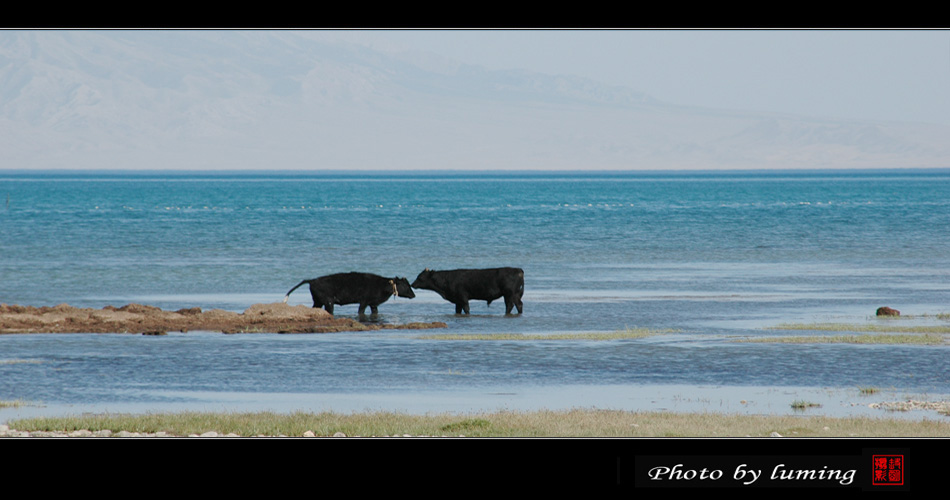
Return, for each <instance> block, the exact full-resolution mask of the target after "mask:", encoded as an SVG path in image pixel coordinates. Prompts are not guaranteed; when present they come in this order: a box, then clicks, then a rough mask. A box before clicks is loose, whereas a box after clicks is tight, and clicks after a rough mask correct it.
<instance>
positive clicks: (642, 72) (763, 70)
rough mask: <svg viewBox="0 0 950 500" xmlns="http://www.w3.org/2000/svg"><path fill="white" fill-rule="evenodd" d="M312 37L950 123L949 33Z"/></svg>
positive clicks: (756, 105) (695, 99)
mask: <svg viewBox="0 0 950 500" xmlns="http://www.w3.org/2000/svg"><path fill="white" fill-rule="evenodd" d="M317 34H318V36H321V37H327V38H340V39H345V40H348V41H352V42H359V43H363V44H366V45H369V46H372V47H374V48H377V49H386V50H420V51H427V52H433V53H437V54H441V55H444V56H446V57H449V58H452V59H455V60H458V61H460V62H463V63H468V64H475V65H479V66H483V67H485V68H487V69H525V70H530V71H537V72H541V73H546V74H552V75H553V74H565V75H576V76H584V77H589V78H592V79H595V80H597V81H600V82H603V83H608V84H616V85H623V86H627V87H630V88H632V89H633V90H637V91H641V92H644V93H646V94H648V95H651V96H652V97H655V98H657V99H660V100H662V101H667V102H669V103H673V104H684V105H698V106H708V107H715V108H726V109H737V110H751V111H774V112H787V113H794V114H805V115H812V116H817V117H824V116H827V117H832V118H856V119H872V120H898V121H923V122H930V123H942V124H950V30H807V29H806V30H372V31H367V30H359V31H321V32H318V33H317Z"/></svg>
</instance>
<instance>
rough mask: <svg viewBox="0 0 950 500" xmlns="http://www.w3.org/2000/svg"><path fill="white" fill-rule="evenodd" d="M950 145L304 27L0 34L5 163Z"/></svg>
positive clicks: (881, 163) (777, 161)
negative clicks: (382, 46) (372, 44)
mask: <svg viewBox="0 0 950 500" xmlns="http://www.w3.org/2000/svg"><path fill="white" fill-rule="evenodd" d="M948 138H950V127H947V126H941V125H933V124H913V123H894V122H869V121H857V120H834V119H827V118H815V117H807V116H792V115H781V114H775V113H757V112H753V111H730V110H721V109H704V108H697V107H686V106H677V105H675V104H670V103H664V102H660V101H657V100H655V99H653V98H651V97H650V96H647V95H644V94H642V93H639V92H636V91H635V90H633V89H628V88H623V87H616V86H608V85H603V84H600V83H597V82H595V81H591V80H586V79H582V78H577V77H569V76H549V75H541V74H533V73H528V72H515V71H488V70H485V69H483V68H479V67H473V66H468V65H464V64H460V63H457V62H453V61H446V60H443V59H440V58H437V57H435V56H427V55H424V54H406V55H401V56H396V55H392V54H389V53H384V52H380V51H374V50H371V49H368V48H366V47H363V46H360V45H355V44H347V43H342V42H341V43H331V42H325V41H318V40H316V39H312V38H310V37H308V36H307V33H306V32H297V31H56V30H54V31H0V148H2V155H0V169H41V168H42V169H54V168H70V169H73V168H82V169H140V168H144V169H206V170H220V169H372V170H379V169H478V170H487V169H521V170H525V169H558V170H560V169H598V170H609V169H644V170H655V169H721V168H730V169H768V168H783V169H795V168H925V167H950V141H948V140H947V139H948Z"/></svg>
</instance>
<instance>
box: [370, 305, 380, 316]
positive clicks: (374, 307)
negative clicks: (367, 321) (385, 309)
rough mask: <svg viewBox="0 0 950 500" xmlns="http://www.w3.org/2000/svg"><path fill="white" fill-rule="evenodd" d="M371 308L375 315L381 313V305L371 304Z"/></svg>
mask: <svg viewBox="0 0 950 500" xmlns="http://www.w3.org/2000/svg"><path fill="white" fill-rule="evenodd" d="M369 310H370V311H372V312H373V314H374V315H375V314H379V307H378V306H373V305H371V306H369Z"/></svg>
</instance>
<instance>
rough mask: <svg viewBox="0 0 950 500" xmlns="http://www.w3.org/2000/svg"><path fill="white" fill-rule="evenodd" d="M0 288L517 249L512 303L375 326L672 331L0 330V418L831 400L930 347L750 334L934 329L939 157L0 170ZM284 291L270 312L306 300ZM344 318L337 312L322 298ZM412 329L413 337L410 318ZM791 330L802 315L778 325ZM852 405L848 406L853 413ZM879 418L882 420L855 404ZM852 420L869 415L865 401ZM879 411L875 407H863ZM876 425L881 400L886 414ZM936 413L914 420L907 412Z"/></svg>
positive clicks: (245, 295)
mask: <svg viewBox="0 0 950 500" xmlns="http://www.w3.org/2000/svg"><path fill="white" fill-rule="evenodd" d="M0 203H3V205H2V206H0V302H3V303H8V304H23V305H35V306H44V305H56V304H59V303H64V302H65V303H69V304H71V305H75V306H80V307H96V308H100V307H103V306H105V305H115V306H121V305H124V304H127V303H130V302H137V303H145V304H151V305H156V306H159V307H162V308H166V309H169V308H171V309H178V308H182V307H193V306H200V307H202V308H203V309H211V308H222V309H228V310H234V311H243V310H244V309H245V308H247V307H248V306H250V305H251V304H253V303H258V302H276V301H279V300H280V299H281V298H282V297H283V294H284V293H285V292H286V291H287V290H288V289H289V288H291V287H292V286H293V285H295V284H296V283H298V282H299V281H300V280H301V279H303V278H312V277H316V276H320V275H324V274H330V273H335V272H343V271H365V272H373V273H377V274H382V275H385V276H406V277H408V278H409V279H410V281H411V280H412V279H413V278H414V277H415V275H416V274H418V273H419V272H420V271H422V270H423V269H424V268H427V267H428V268H432V269H453V268H463V267H495V266H518V267H521V268H523V269H524V270H525V274H526V278H525V282H526V284H525V288H526V291H525V296H524V302H525V314H523V315H521V316H513V317H505V316H504V314H503V313H504V308H503V305H502V304H501V303H495V304H493V305H492V306H491V307H487V306H486V305H485V304H484V303H483V302H482V303H473V304H472V313H473V314H472V315H471V316H470V317H460V316H456V315H454V314H453V313H454V307H453V306H452V305H451V304H449V303H447V302H445V301H443V300H442V299H441V298H440V297H438V296H437V295H436V294H434V293H433V292H429V291H425V290H419V291H417V292H416V295H417V296H416V298H415V299H412V300H409V299H405V298H396V299H394V300H390V301H389V302H387V303H385V304H383V305H382V306H381V307H380V312H381V314H380V316H379V318H377V321H383V322H393V323H403V322H410V321H444V322H446V323H447V324H448V325H449V327H448V328H447V329H446V330H444V331H439V332H438V333H461V334H466V333H525V334H528V333H531V334H557V333H573V332H589V331H615V330H619V329H623V328H626V327H631V328H633V327H645V328H655V329H672V330H675V333H670V334H663V335H658V336H654V337H649V338H645V339H629V340H612V341H579V340H547V341H516V340H506V341H472V340H469V341H459V340H432V339H424V338H421V334H420V333H419V332H412V331H394V330H387V331H381V332H372V333H339V334H324V335H276V334H269V335H267V334H259V335H255V334H247V335H223V334H219V333H214V332H190V333H187V334H169V335H168V336H164V337H143V336H138V335H86V334H72V335H5V336H0V400H16V399H20V400H25V401H30V402H37V403H38V404H40V405H42V406H40V407H22V408H20V409H16V410H2V411H0V419H4V418H11V417H10V414H11V413H15V414H16V415H22V414H24V413H30V412H43V411H47V412H54V413H55V412H74V411H86V410H89V411H102V410H104V409H105V410H108V411H120V410H125V409H131V410H133V411H152V410H162V409H179V408H198V409H209V410H222V409H275V410H280V411H285V410H286V411H289V410H296V409H304V410H314V411H319V410H325V409H334V410H338V411H360V410H365V409H393V410H398V411H409V412H425V411H477V410H495V409H505V408H508V409H537V408H570V407H600V408H625V409H673V410H683V411H690V410H696V409H699V410H710V411H728V412H747V413H788V412H790V408H789V405H788V404H787V403H788V401H787V400H795V399H812V400H819V401H822V402H824V403H825V404H824V406H823V408H822V410H819V411H824V412H827V413H832V414H834V413H838V412H846V413H850V414H854V413H857V412H861V411H867V410H866V409H862V408H865V407H866V403H867V402H869V401H872V400H868V399H862V398H861V397H860V396H857V395H856V394H857V388H858V387H871V386H873V387H879V388H881V389H884V392H883V393H881V394H880V395H879V396H877V397H878V398H879V399H882V400H894V399H900V398H902V397H904V396H905V395H910V394H913V395H918V396H919V395H923V396H926V397H928V398H930V399H940V398H942V397H943V396H942V395H945V394H950V365H948V363H947V359H948V356H947V355H948V354H950V353H948V348H947V347H934V346H894V345H892V346H859V345H839V344H810V345H784V344H748V343H737V342H735V340H736V339H740V338H749V337H763V336H781V335H788V334H789V332H785V331H777V330H772V329H768V328H767V327H771V326H775V325H778V324H781V323H814V322H837V323H869V322H870V323H879V322H883V321H884V320H877V319H876V318H874V317H873V313H874V310H875V309H876V308H877V307H880V306H883V305H887V306H891V307H895V308H897V309H900V310H901V311H902V313H903V314H904V315H905V316H908V315H917V316H921V315H931V316H928V317H923V318H920V317H918V319H902V320H897V321H899V322H900V323H894V320H890V322H888V323H885V324H901V325H915V324H923V323H927V324H946V322H945V321H942V320H940V319H938V318H936V317H934V316H932V315H936V314H938V313H945V312H950V300H948V299H950V279H948V278H950V266H948V264H950V251H948V250H950V171H942V170H940V171H888V172H876V171H875V172H824V173H816V172H778V173H760V172H727V173H674V174H669V173H594V174H581V173H504V174H491V173H482V174H472V173H451V172H447V173H387V174H380V173H366V174H345V173H332V172H317V173H306V174H294V173H279V172H278V173H206V174H171V173H143V174H128V173H103V172H89V173H62V172H60V173H55V172H53V173H50V172H40V173H37V172H11V173H5V174H0ZM309 301H310V298H309V294H308V293H307V292H306V290H302V289H301V290H298V291H297V292H295V294H294V295H292V296H291V303H292V304H309V303H310V302H309ZM337 313H338V315H342V316H350V317H355V315H356V306H355V305H352V306H343V307H338V309H337ZM426 333H432V332H426ZM793 333H794V334H800V333H801V332H793ZM854 401H858V403H860V406H857V407H856V406H854V405H853V403H854ZM878 412H879V411H878ZM872 414H875V413H873V412H872ZM878 414H879V413H878ZM889 416H890V415H889ZM929 416H933V414H931V415H929Z"/></svg>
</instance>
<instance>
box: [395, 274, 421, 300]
mask: <svg viewBox="0 0 950 500" xmlns="http://www.w3.org/2000/svg"><path fill="white" fill-rule="evenodd" d="M389 282H390V283H392V284H393V291H395V292H396V293H395V294H394V295H397V296H399V297H406V298H407V299H412V298H415V296H416V294H415V293H413V291H412V287H411V286H410V285H409V280H407V279H406V278H393V279H391V280H390V281H389Z"/></svg>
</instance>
